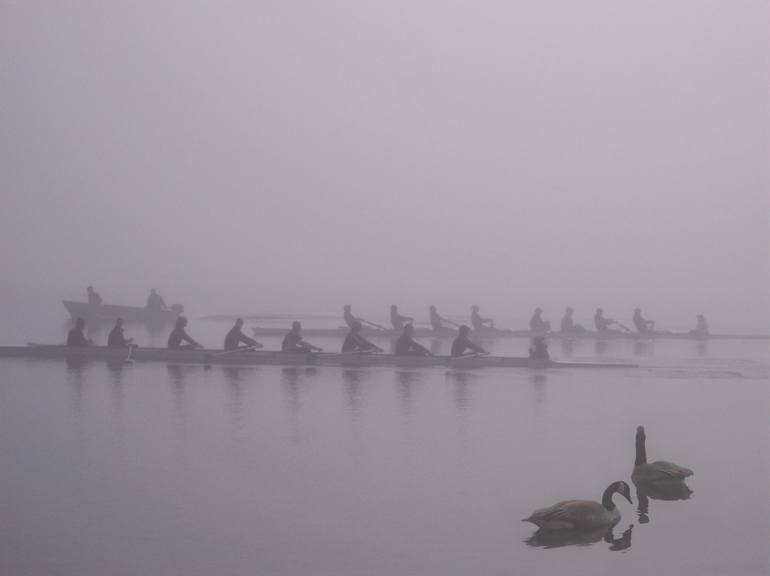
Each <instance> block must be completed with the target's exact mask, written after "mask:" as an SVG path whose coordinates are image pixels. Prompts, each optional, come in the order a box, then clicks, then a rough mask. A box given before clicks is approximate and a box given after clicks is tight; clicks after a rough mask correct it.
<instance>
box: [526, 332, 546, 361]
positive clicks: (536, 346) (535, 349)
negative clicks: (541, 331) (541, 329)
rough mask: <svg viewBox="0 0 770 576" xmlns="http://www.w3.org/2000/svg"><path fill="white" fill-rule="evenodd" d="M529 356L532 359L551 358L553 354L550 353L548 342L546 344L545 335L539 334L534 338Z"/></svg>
mask: <svg viewBox="0 0 770 576" xmlns="http://www.w3.org/2000/svg"><path fill="white" fill-rule="evenodd" d="M529 357H530V358H531V359H532V360H550V359H551V355H550V354H549V353H548V344H546V341H545V338H544V337H542V336H537V337H535V338H533V339H532V344H531V345H530V347H529Z"/></svg>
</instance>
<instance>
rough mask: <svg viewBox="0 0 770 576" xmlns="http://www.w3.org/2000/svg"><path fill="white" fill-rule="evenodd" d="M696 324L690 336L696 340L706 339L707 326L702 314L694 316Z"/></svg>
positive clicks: (707, 333)
mask: <svg viewBox="0 0 770 576" xmlns="http://www.w3.org/2000/svg"><path fill="white" fill-rule="evenodd" d="M696 320H697V321H698V324H697V325H696V326H695V330H690V334H691V335H692V336H695V337H696V338H708V335H709V324H708V322H707V321H706V317H705V316H704V315H703V314H698V316H696Z"/></svg>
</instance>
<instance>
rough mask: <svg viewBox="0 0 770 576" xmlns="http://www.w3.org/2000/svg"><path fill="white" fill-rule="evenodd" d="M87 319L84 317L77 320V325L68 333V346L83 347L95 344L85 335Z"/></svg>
mask: <svg viewBox="0 0 770 576" xmlns="http://www.w3.org/2000/svg"><path fill="white" fill-rule="evenodd" d="M85 327H86V321H85V320H83V319H82V318H78V319H77V320H75V326H74V327H73V328H72V329H71V330H70V331H69V333H68V334H67V346H72V347H76V348H82V347H84V346H93V345H94V342H93V340H91V339H90V338H86V335H85V332H84V330H85Z"/></svg>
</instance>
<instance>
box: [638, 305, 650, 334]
mask: <svg viewBox="0 0 770 576" xmlns="http://www.w3.org/2000/svg"><path fill="white" fill-rule="evenodd" d="M634 326H635V327H636V330H637V331H638V332H639V333H640V334H650V333H652V332H654V331H655V321H654V320H645V319H644V317H643V316H642V310H641V309H640V308H634Z"/></svg>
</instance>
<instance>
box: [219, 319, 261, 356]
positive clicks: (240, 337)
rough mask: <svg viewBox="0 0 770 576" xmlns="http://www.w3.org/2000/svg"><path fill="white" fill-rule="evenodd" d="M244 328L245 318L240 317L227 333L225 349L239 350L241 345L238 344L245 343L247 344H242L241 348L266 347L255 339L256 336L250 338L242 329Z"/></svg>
mask: <svg viewBox="0 0 770 576" xmlns="http://www.w3.org/2000/svg"><path fill="white" fill-rule="evenodd" d="M242 328H243V319H242V318H238V319H237V320H236V321H235V324H234V325H233V327H232V328H230V331H229V332H228V333H227V336H225V350H238V349H239V346H238V344H241V343H243V344H245V346H241V347H240V348H241V349H242V350H246V349H252V348H264V346H262V344H260V343H259V342H257V341H256V340H254V338H249V337H248V336H246V334H244V333H243V332H242V331H241V329H242Z"/></svg>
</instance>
